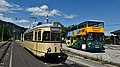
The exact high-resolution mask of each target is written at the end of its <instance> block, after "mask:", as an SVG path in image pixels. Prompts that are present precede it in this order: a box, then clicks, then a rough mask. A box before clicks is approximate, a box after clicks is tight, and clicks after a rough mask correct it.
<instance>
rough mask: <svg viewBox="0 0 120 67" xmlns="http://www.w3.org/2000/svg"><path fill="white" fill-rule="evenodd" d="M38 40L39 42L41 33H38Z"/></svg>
mask: <svg viewBox="0 0 120 67" xmlns="http://www.w3.org/2000/svg"><path fill="white" fill-rule="evenodd" d="M38 40H39V41H40V40H41V31H39V32H38Z"/></svg>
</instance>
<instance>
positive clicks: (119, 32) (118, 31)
mask: <svg viewBox="0 0 120 67" xmlns="http://www.w3.org/2000/svg"><path fill="white" fill-rule="evenodd" d="M110 33H111V34H120V30H116V31H113V32H110Z"/></svg>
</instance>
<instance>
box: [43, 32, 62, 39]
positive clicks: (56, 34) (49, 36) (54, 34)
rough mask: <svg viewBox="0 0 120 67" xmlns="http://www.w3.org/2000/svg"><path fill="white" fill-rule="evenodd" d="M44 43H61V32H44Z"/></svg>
mask: <svg viewBox="0 0 120 67" xmlns="http://www.w3.org/2000/svg"><path fill="white" fill-rule="evenodd" d="M43 41H60V33H59V32H51V33H50V31H44V32H43Z"/></svg>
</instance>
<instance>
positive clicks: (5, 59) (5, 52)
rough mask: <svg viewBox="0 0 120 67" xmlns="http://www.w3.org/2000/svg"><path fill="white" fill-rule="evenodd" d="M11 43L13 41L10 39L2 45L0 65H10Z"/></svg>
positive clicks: (5, 66)
mask: <svg viewBox="0 0 120 67" xmlns="http://www.w3.org/2000/svg"><path fill="white" fill-rule="evenodd" d="M11 44H12V42H10V41H8V42H6V43H4V44H2V45H0V67H8V66H9V60H10V52H11V48H10V47H11Z"/></svg>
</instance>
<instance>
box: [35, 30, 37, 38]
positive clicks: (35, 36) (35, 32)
mask: <svg viewBox="0 0 120 67" xmlns="http://www.w3.org/2000/svg"><path fill="white" fill-rule="evenodd" d="M35 40H37V32H35Z"/></svg>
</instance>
